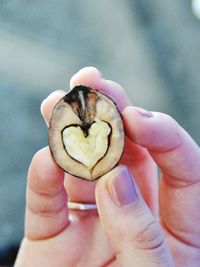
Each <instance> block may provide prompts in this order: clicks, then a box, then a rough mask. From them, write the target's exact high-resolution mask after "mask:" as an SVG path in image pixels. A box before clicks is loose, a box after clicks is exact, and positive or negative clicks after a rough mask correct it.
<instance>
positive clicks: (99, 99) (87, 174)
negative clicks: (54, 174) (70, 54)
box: [49, 85, 124, 181]
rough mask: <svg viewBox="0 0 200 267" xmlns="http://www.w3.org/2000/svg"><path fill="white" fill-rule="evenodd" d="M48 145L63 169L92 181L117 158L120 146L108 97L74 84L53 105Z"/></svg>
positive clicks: (119, 124) (120, 132) (118, 123)
mask: <svg viewBox="0 0 200 267" xmlns="http://www.w3.org/2000/svg"><path fill="white" fill-rule="evenodd" d="M49 147H50V150H51V153H52V156H53V158H54V160H55V162H56V163H57V164H58V165H59V166H60V167H61V168H62V169H63V170H64V171H66V172H68V173H70V174H72V175H75V176H77V177H80V178H83V179H87V180H90V181H93V180H95V179H97V178H99V177H100V176H102V175H103V174H105V173H106V172H108V171H109V170H111V169H112V168H113V167H114V166H115V165H116V164H117V163H118V161H119V160H120V158H121V155H122V152H123V148H124V128H123V121H122V118H121V114H120V112H119V110H118V109H117V106H116V104H115V103H114V102H113V100H111V98H110V97H108V96H106V95H105V94H102V93H100V92H99V91H97V90H95V89H92V88H90V87H86V86H82V85H79V86H76V87H74V89H72V90H71V91H70V92H69V93H68V94H66V95H65V96H64V97H63V98H62V99H61V100H60V101H59V102H58V103H57V104H56V106H55V108H54V110H53V114H52V117H51V121H50V126H49Z"/></svg>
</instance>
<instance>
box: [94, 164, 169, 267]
mask: <svg viewBox="0 0 200 267" xmlns="http://www.w3.org/2000/svg"><path fill="white" fill-rule="evenodd" d="M96 201H97V206H98V211H99V216H100V219H101V222H102V225H103V229H104V231H105V234H106V236H107V237H108V240H109V241H110V244H111V246H112V247H113V249H114V251H115V253H116V257H117V260H118V262H119V263H120V266H121V267H130V266H135V267H141V266H142V267H147V266H148V267H157V266H159V267H161V266H162V267H172V266H174V264H173V262H172V258H171V255H170V253H169V250H168V248H167V244H166V241H165V239H164V236H163V233H162V229H161V226H160V224H159V223H158V222H157V221H156V219H155V218H154V217H153V215H152V213H151V211H150V210H149V208H148V207H147V205H146V204H145V202H144V200H143V198H142V196H141V193H140V192H139V190H138V188H137V187H136V186H135V182H134V181H133V177H132V175H131V174H130V172H129V171H128V169H127V168H126V167H125V166H122V165H121V166H118V167H116V168H115V169H113V170H112V171H110V172H109V173H107V174H106V175H104V176H103V177H102V178H101V179H100V180H99V182H98V184H97V187H96Z"/></svg>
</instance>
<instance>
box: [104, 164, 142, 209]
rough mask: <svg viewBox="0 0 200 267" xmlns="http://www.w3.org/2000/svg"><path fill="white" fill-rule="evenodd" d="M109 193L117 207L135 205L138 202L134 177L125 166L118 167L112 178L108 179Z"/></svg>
mask: <svg viewBox="0 0 200 267" xmlns="http://www.w3.org/2000/svg"><path fill="white" fill-rule="evenodd" d="M108 191H109V194H110V196H111V198H112V200H113V201H114V202H115V204H116V205H117V206H120V207H123V206H127V205H130V204H134V203H136V202H137V200H138V196H137V192H136V189H135V186H134V183H133V180H132V175H131V174H130V172H129V171H128V168H127V167H125V166H118V167H117V168H116V171H115V170H114V173H113V176H112V178H110V179H108Z"/></svg>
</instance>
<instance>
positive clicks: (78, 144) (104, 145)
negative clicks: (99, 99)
mask: <svg viewBox="0 0 200 267" xmlns="http://www.w3.org/2000/svg"><path fill="white" fill-rule="evenodd" d="M110 132H111V128H110V126H109V124H108V123H106V122H104V121H101V120H99V119H96V120H95V122H94V123H92V124H91V126H90V128H89V132H88V135H87V136H85V135H84V132H83V130H82V128H81V126H79V125H77V126H74V125H72V126H68V127H67V128H65V129H64V130H63V132H62V137H63V143H64V146H65V150H66V151H67V153H68V154H69V155H70V157H72V158H73V159H75V160H77V161H79V162H81V163H82V164H84V165H85V166H86V167H87V168H88V169H89V170H90V171H91V170H92V169H93V168H94V166H95V165H96V163H97V162H98V161H99V160H100V159H101V158H102V157H103V156H104V155H105V154H106V152H107V150H108V145H109V142H108V138H109V135H110Z"/></svg>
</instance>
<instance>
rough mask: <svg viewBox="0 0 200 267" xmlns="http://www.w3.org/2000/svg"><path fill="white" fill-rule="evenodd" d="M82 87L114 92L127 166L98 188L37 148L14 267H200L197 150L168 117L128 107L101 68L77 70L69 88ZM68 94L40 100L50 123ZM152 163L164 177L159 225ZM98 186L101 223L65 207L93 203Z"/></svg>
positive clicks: (90, 213)
mask: <svg viewBox="0 0 200 267" xmlns="http://www.w3.org/2000/svg"><path fill="white" fill-rule="evenodd" d="M78 84H84V85H87V86H91V87H94V88H96V89H99V90H101V91H102V90H103V92H105V93H107V94H110V95H111V96H112V98H113V99H114V100H115V102H116V103H117V104H118V107H119V108H120V110H121V111H122V110H123V112H122V115H123V119H124V124H125V130H126V134H127V138H126V145H125V151H124V154H123V157H122V159H121V162H120V163H121V164H123V165H120V166H119V167H116V168H115V169H114V170H112V171H111V172H109V173H108V174H106V175H105V176H103V177H102V178H101V179H100V180H99V181H98V182H97V185H96V182H94V183H89V182H88V181H83V180H80V179H78V178H75V177H72V176H71V175H69V174H65V175H64V173H63V171H62V170H60V168H59V167H58V166H57V165H56V164H55V163H54V161H53V160H52V158H51V155H50V152H49V149H48V148H45V149H43V150H41V151H39V152H38V153H37V154H36V155H35V156H34V158H33V161H32V163H31V166H30V169H29V174H28V186H27V207H26V224H25V238H24V240H23V242H22V245H21V250H20V253H19V255H18V259H17V261H16V264H15V267H23V266H26V267H32V266H43V267H46V266H48V267H54V266H59V267H62V266H63V267H66V266H80V267H81V266H84V267H90V266H91V267H99V266H109V267H114V266H123V267H130V266H140V267H143V266H144V267H146V266H148V267H156V266H161V267H162V266H166V267H168V266H170V267H171V266H185V267H187V266H190V267H196V266H199V262H200V226H199V221H200V212H199V207H198V203H199V200H200V186H199V184H200V178H199V177H200V176H199V173H200V172H199V170H200V167H199V166H200V162H199V161H200V157H199V156H200V151H199V147H198V146H197V145H196V144H195V143H194V141H193V140H192V139H191V138H190V137H189V135H188V134H187V133H186V132H185V131H184V130H183V129H182V128H181V127H180V126H179V125H178V124H177V123H176V122H175V121H174V120H173V119H171V118H170V117H169V116H167V115H164V114H161V113H156V112H152V113H149V112H147V111H144V110H141V109H138V108H135V107H131V106H130V102H129V100H128V98H127V97H126V95H125V93H124V91H123V90H122V88H121V87H120V86H119V85H117V84H116V83H114V82H111V81H107V80H104V79H103V78H102V77H101V75H100V73H99V72H98V71H97V70H96V69H94V68H85V69H83V70H81V71H80V72H79V73H77V74H76V75H75V76H74V77H73V78H72V80H71V87H74V86H75V85H78ZM63 95H64V93H63V92H56V93H55V94H53V95H50V96H49V97H48V98H47V99H46V100H45V101H44V102H43V105H42V113H43V115H44V117H45V120H46V122H47V124H48V122H49V119H50V116H51V112H52V109H53V106H54V105H55V103H56V102H57V101H58V100H59V99H60V98H61V97H62V96H63ZM128 106H129V107H128ZM154 161H156V162H157V164H158V166H159V167H160V169H161V172H162V175H161V181H160V223H159V210H158V207H159V204H158V203H159V200H158V178H157V169H156V165H155V162H154ZM125 166H127V167H128V169H129V171H128V169H127V167H125ZM64 176H65V178H64ZM136 184H137V185H136ZM95 187H96V201H97V206H98V213H99V215H100V220H99V216H98V213H97V212H96V211H71V210H68V209H67V206H66V203H67V199H68V200H70V201H74V202H82V203H84V202H85V203H94V202H95ZM143 199H144V200H143ZM145 202H146V204H145ZM100 222H101V223H102V226H103V230H102V227H101V223H100ZM163 233H164V234H163ZM106 237H107V238H108V239H107V238H106ZM167 244H168V246H167ZM168 247H169V250H170V252H169V250H168ZM171 255H172V257H173V260H172V257H171Z"/></svg>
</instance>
